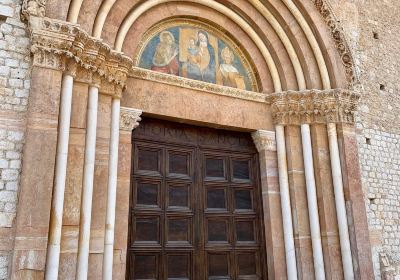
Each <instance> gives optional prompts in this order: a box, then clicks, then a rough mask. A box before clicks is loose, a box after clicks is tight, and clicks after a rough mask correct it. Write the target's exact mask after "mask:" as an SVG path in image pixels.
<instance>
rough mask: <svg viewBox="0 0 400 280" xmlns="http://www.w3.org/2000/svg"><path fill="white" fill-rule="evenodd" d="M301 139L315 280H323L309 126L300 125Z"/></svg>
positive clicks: (322, 258) (323, 270) (323, 271)
mask: <svg viewBox="0 0 400 280" xmlns="http://www.w3.org/2000/svg"><path fill="white" fill-rule="evenodd" d="M301 139H302V146H303V160H304V170H305V177H306V187H307V204H308V215H309V220H310V230H311V242H312V248H313V260H314V271H315V279H318V280H323V279H325V267H324V256H323V252H322V244H321V229H320V224H319V215H318V202H317V191H316V187H315V177H314V162H313V155H312V146H311V132H310V125H309V124H302V125H301Z"/></svg>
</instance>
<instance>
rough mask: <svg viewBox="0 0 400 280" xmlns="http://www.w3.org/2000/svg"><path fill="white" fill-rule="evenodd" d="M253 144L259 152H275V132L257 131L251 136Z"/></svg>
mask: <svg viewBox="0 0 400 280" xmlns="http://www.w3.org/2000/svg"><path fill="white" fill-rule="evenodd" d="M251 136H252V137H253V141H254V144H255V145H256V148H257V150H258V151H259V152H261V151H265V150H266V151H276V139H275V132H273V131H267V130H257V131H255V132H253V133H252V134H251Z"/></svg>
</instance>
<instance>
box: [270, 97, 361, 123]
mask: <svg viewBox="0 0 400 280" xmlns="http://www.w3.org/2000/svg"><path fill="white" fill-rule="evenodd" d="M267 100H268V101H269V102H270V104H271V110H272V116H273V118H274V122H275V123H276V124H282V125H299V124H303V123H340V122H341V123H354V114H355V112H356V110H357V102H358V100H359V95H358V94H356V93H355V92H354V91H350V90H347V89H333V90H305V91H287V92H281V93H274V94H271V95H269V96H268V97H267Z"/></svg>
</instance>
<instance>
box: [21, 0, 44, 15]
mask: <svg viewBox="0 0 400 280" xmlns="http://www.w3.org/2000/svg"><path fill="white" fill-rule="evenodd" d="M46 2H47V1H46V0H24V1H23V3H22V15H23V16H24V17H25V18H26V19H28V18H29V16H30V15H33V16H39V17H44V15H45V12H46Z"/></svg>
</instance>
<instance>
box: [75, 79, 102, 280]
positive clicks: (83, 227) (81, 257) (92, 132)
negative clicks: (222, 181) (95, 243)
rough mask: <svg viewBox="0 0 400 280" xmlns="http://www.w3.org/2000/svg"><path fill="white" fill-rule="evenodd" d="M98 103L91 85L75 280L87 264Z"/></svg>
mask: <svg viewBox="0 0 400 280" xmlns="http://www.w3.org/2000/svg"><path fill="white" fill-rule="evenodd" d="M98 101H99V86H98V84H93V85H91V86H90V87H89V98H88V109H87V122H86V139H85V162H84V167H83V186H82V201H81V212H80V226H79V243H78V260H77V268H76V279H79V280H84V279H87V274H88V262H89V241H90V224H91V218H92V196H93V178H94V164H95V154H96V131H97V107H98Z"/></svg>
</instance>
